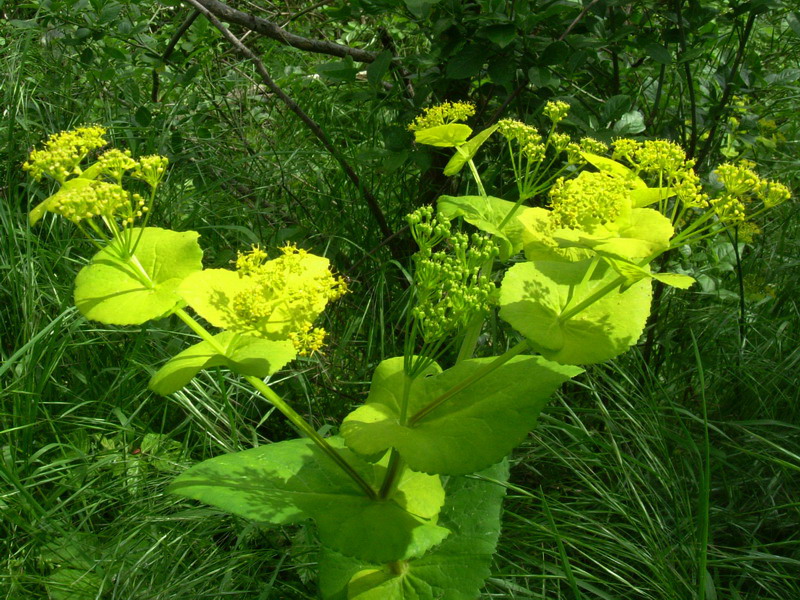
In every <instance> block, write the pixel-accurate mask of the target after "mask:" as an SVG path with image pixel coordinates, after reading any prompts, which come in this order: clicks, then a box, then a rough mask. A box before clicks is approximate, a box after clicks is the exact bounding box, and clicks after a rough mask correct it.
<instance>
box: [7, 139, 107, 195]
mask: <svg viewBox="0 0 800 600" xmlns="http://www.w3.org/2000/svg"><path fill="white" fill-rule="evenodd" d="M105 135H106V130H105V129H104V128H103V127H100V126H96V125H93V126H90V127H79V128H78V129H73V130H72V131H62V132H61V133H54V134H53V135H51V136H50V137H49V138H48V139H47V141H46V142H45V143H44V148H42V149H41V150H34V151H33V152H31V154H30V157H29V158H28V160H27V162H25V163H24V164H23V165H22V168H23V170H25V171H30V174H31V177H33V178H34V179H35V180H36V181H40V180H41V179H42V177H44V176H45V175H46V176H48V177H52V178H53V179H55V180H56V181H58V182H59V183H64V182H65V181H66V180H67V178H68V177H70V176H72V175H79V174H80V172H81V171H80V167H78V165H79V164H80V162H81V161H82V160H83V159H84V158H86V155H87V154H89V152H91V151H92V150H96V149H97V148H100V147H102V146H105V145H106V143H107V142H106V139H105V137H104V136H105Z"/></svg>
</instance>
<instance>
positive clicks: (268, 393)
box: [245, 375, 378, 500]
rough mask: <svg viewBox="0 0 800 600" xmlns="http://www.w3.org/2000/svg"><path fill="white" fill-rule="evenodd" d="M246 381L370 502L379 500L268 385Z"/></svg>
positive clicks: (348, 465)
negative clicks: (329, 459) (312, 443)
mask: <svg viewBox="0 0 800 600" xmlns="http://www.w3.org/2000/svg"><path fill="white" fill-rule="evenodd" d="M245 379H246V380H247V381H248V382H249V383H250V385H252V386H253V387H254V388H256V389H257V390H258V391H259V392H260V393H261V395H262V396H264V397H265V398H266V399H267V400H268V401H269V403H270V404H272V405H273V406H274V407H275V408H277V409H278V410H279V411H281V412H282V413H283V415H284V416H285V417H286V418H287V419H289V421H290V422H291V423H292V425H294V426H295V427H296V428H297V429H299V430H300V431H301V432H303V433H304V434H305V435H307V436H308V437H309V438H311V441H313V442H314V443H315V444H316V445H317V446H318V447H319V449H320V450H322V451H323V452H324V453H325V454H327V455H328V457H330V458H331V460H333V462H335V463H336V464H337V466H338V467H339V468H340V469H342V471H344V472H345V473H347V475H348V476H349V477H350V479H352V480H353V481H355V482H356V484H358V487H360V488H361V489H362V490H363V491H364V494H366V496H367V497H368V498H369V499H370V500H377V499H378V495H377V494H376V493H375V490H374V489H372V486H371V485H370V484H369V483H367V481H366V480H365V479H364V478H363V477H361V475H359V473H358V471H356V470H355V469H354V468H353V466H352V465H351V464H350V463H348V462H347V461H346V460H345V459H344V458H343V457H342V455H341V454H339V453H338V452H337V451H336V450H335V449H334V448H333V447H332V446H331V445H330V444H329V443H328V442H327V441H326V440H325V438H323V437H322V436H321V435H320V434H318V433H317V432H316V430H315V429H314V428H313V427H312V426H311V425H310V424H309V423H308V422H307V421H306V420H305V419H303V417H301V416H300V415H299V414H297V413H296V412H295V410H294V409H293V408H292V407H291V406H289V405H288V404H287V403H286V401H285V400H284V399H283V398H281V397H280V396H279V395H278V394H276V393H275V392H274V391H272V388H270V387H269V386H268V385H267V384H266V383H264V382H263V381H261V380H260V379H259V378H258V377H253V376H252V375H248V376H246V377H245Z"/></svg>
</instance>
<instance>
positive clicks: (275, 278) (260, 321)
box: [229, 245, 347, 356]
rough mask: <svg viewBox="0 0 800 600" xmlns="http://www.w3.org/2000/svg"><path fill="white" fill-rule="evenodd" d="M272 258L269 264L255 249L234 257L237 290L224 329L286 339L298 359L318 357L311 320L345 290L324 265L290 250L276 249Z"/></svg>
mask: <svg viewBox="0 0 800 600" xmlns="http://www.w3.org/2000/svg"><path fill="white" fill-rule="evenodd" d="M280 251H281V255H280V256H279V257H278V258H275V259H273V260H269V257H268V256H267V253H266V252H264V250H262V249H261V248H259V247H258V246H254V247H253V248H252V249H251V250H250V251H249V252H243V253H239V257H238V258H237V260H236V270H237V273H238V274H239V277H240V279H241V280H242V281H244V282H246V286H244V288H243V289H241V290H238V291H237V292H236V293H235V294H234V295H233V299H232V303H231V308H232V310H233V317H232V325H231V327H229V329H231V330H233V331H237V330H238V331H240V332H242V333H247V334H249V335H256V336H257V337H263V338H267V339H281V338H284V339H285V338H288V339H290V340H291V341H292V343H293V344H294V346H295V348H296V349H297V352H298V354H300V355H305V356H307V355H310V354H312V353H313V352H316V351H318V350H319V349H320V348H321V347H322V344H323V342H324V340H325V335H326V332H325V330H324V329H323V328H321V327H314V326H313V323H314V320H315V319H316V318H317V317H318V316H319V315H320V313H322V311H323V310H325V306H326V305H327V304H328V302H333V301H334V300H338V299H339V298H341V297H342V296H343V295H344V294H345V293H347V284H346V283H345V281H344V280H343V279H342V278H341V277H337V276H335V275H333V273H331V271H330V269H329V268H328V263H327V260H326V259H324V258H321V257H319V256H315V255H313V254H310V253H309V252H307V251H306V250H303V249H301V248H297V247H296V246H294V245H288V246H284V247H283V248H281V249H280Z"/></svg>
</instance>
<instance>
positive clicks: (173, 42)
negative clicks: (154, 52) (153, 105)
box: [150, 10, 200, 102]
mask: <svg viewBox="0 0 800 600" xmlns="http://www.w3.org/2000/svg"><path fill="white" fill-rule="evenodd" d="M199 16H200V11H199V10H193V11H192V14H190V15H189V16H188V17H186V19H184V21H183V23H181V25H180V27H178V29H177V31H175V33H174V34H172V37H171V38H170V40H169V43H168V44H167V47H166V48H165V49H164V53H163V54H162V55H161V60H162V61H164V62H167V61H168V60H169V57H170V56H172V52H173V51H174V50H175V46H177V45H178V42H179V41H180V39H181V38H182V37H183V34H184V33H186V32H187V31H188V30H189V27H191V26H192V23H194V21H195V19H196V18H197V17H199ZM159 85H160V81H159V79H158V68H154V69H153V91H152V92H151V94H150V96H151V98H150V99H151V100H152V101H153V102H158V88H159Z"/></svg>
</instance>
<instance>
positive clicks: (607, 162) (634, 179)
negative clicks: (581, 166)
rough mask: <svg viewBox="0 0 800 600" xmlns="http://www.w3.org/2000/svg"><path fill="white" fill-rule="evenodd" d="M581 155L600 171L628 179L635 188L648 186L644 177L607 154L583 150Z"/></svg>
mask: <svg viewBox="0 0 800 600" xmlns="http://www.w3.org/2000/svg"><path fill="white" fill-rule="evenodd" d="M581 156H582V157H583V158H584V159H585V160H586V162H588V163H589V164H591V165H593V166H595V167H597V170H598V171H602V172H603V173H609V174H611V175H614V176H616V177H620V178H621V179H624V180H625V181H627V182H628V183H629V184H630V185H631V186H632V187H633V188H634V189H638V188H646V187H647V184H646V183H645V182H644V181H642V179H641V178H640V177H639V176H638V175H636V173H634V172H633V171H631V170H630V169H629V168H628V167H626V166H625V165H623V164H622V163H619V162H617V161H615V160H612V159H610V158H606V157H605V156H598V155H597V154H592V153H590V152H581Z"/></svg>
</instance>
